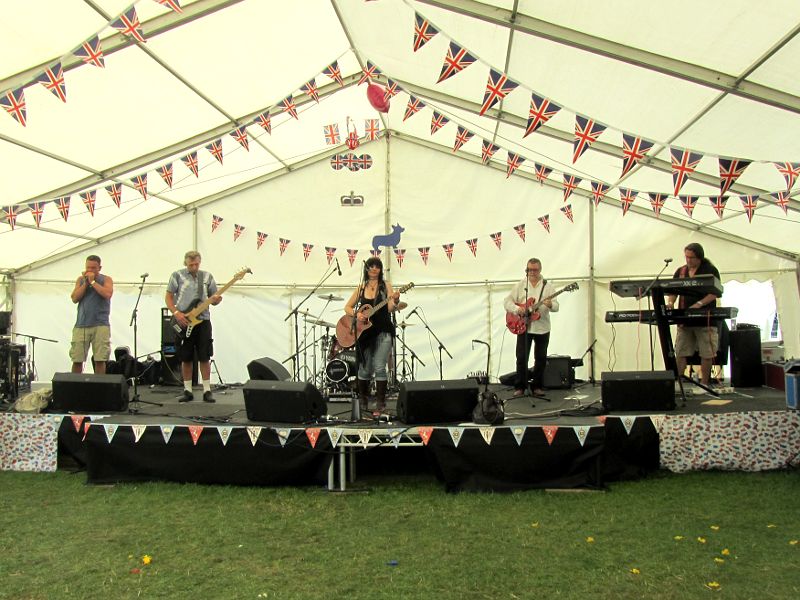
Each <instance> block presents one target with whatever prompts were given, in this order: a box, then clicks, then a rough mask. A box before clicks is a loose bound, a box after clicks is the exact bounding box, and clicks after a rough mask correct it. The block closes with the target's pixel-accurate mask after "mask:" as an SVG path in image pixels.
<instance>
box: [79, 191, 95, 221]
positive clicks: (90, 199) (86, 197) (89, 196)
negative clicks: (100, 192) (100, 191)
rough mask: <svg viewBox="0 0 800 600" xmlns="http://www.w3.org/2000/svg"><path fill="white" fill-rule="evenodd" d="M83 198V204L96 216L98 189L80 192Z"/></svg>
mask: <svg viewBox="0 0 800 600" xmlns="http://www.w3.org/2000/svg"><path fill="white" fill-rule="evenodd" d="M80 197H81V200H83V204H84V205H85V206H86V210H88V211H89V214H90V215H92V216H94V205H95V203H96V201H97V191H96V190H89V191H87V192H81V193H80Z"/></svg>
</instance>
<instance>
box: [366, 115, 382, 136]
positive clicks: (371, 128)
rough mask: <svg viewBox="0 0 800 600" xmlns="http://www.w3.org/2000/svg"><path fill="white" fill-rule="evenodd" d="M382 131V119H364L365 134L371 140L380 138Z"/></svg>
mask: <svg viewBox="0 0 800 600" xmlns="http://www.w3.org/2000/svg"><path fill="white" fill-rule="evenodd" d="M379 133H380V121H378V119H364V135H365V136H366V137H367V139H368V140H369V141H374V140H377V139H378V134H379Z"/></svg>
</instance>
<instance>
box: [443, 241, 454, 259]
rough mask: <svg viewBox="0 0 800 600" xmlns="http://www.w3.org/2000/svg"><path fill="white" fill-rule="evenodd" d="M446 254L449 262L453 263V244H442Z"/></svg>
mask: <svg viewBox="0 0 800 600" xmlns="http://www.w3.org/2000/svg"><path fill="white" fill-rule="evenodd" d="M442 248H444V253H445V254H447V260H449V261H450V262H453V244H442Z"/></svg>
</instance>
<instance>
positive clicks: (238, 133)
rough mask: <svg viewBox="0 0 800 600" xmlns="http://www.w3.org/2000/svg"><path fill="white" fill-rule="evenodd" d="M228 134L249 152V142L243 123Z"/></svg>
mask: <svg viewBox="0 0 800 600" xmlns="http://www.w3.org/2000/svg"><path fill="white" fill-rule="evenodd" d="M230 136H231V137H232V138H233V139H235V140H236V141H237V142H239V145H240V146H241V147H242V148H244V149H245V150H247V151H248V152H250V142H249V141H248V139H247V128H246V127H245V126H244V125H243V126H241V127H237V128H236V129H234V130H233V131H231V132H230Z"/></svg>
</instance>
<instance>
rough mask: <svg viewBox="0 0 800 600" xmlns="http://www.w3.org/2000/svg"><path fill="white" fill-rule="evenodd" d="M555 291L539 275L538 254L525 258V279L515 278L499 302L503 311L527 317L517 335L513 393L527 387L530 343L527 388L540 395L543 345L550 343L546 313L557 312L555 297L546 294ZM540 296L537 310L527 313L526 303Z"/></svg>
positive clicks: (528, 305)
mask: <svg viewBox="0 0 800 600" xmlns="http://www.w3.org/2000/svg"><path fill="white" fill-rule="evenodd" d="M553 295H555V289H554V288H553V286H552V285H551V284H550V283H548V282H547V280H546V279H543V278H542V261H540V260H539V259H538V258H531V259H530V260H528V266H527V268H526V269H525V279H522V280H521V281H518V282H517V283H515V284H514V287H512V288H511V291H510V292H509V294H508V296H506V299H505V301H504V302H503V306H504V308H505V309H506V312H509V313H516V314H518V315H520V316H522V317H525V318H526V319H527V320H528V323H527V327H526V328H525V331H524V332H523V333H520V334H519V335H517V378H516V381H515V383H514V396H522V395H523V394H524V393H525V390H526V389H527V387H528V359H529V357H530V352H531V343H533V346H534V350H533V361H534V362H533V378H532V380H531V392H532V393H533V395H534V396H536V397H539V398H542V397H544V395H545V394H544V390H543V389H542V380H543V376H544V369H545V366H546V365H547V345H548V344H549V343H550V313H551V312H558V301H557V300H556V299H555V298H552V299H550V298H548V296H553ZM542 298H545V300H544V301H542V302H541V304H540V305H539V307H538V309H537V311H536V312H535V313H533V314H531V313H530V307H531V306H534V305H536V304H537V303H538V302H539V301H540V300H541V299H542Z"/></svg>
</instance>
